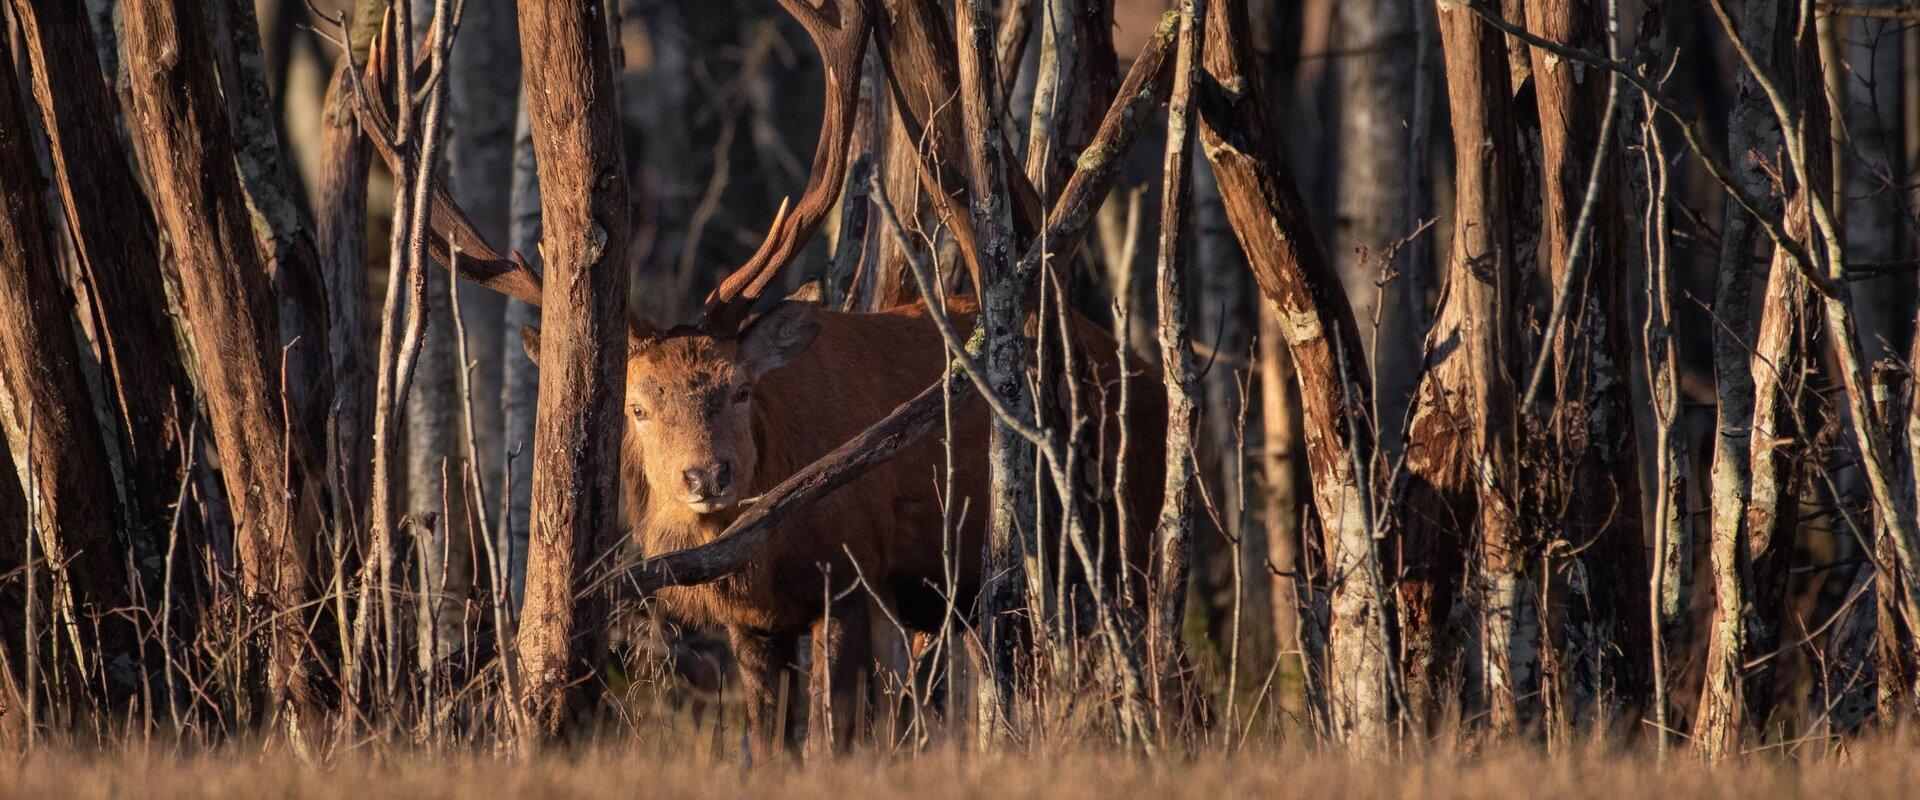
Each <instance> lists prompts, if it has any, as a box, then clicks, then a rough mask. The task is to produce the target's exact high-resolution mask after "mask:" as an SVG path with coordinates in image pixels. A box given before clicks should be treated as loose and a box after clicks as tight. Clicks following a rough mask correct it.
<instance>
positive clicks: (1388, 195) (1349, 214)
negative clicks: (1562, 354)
mask: <svg viewBox="0 0 1920 800" xmlns="http://www.w3.org/2000/svg"><path fill="white" fill-rule="evenodd" d="M1421 5H1422V4H1421V3H1419V2H1407V0H1347V2H1341V3H1338V4H1337V5H1336V7H1335V9H1334V10H1335V13H1336V14H1337V15H1338V19H1337V25H1338V26H1339V39H1338V43H1337V45H1335V46H1337V47H1338V48H1340V49H1342V50H1344V51H1349V52H1351V55H1350V56H1348V57H1345V58H1342V59H1340V60H1339V61H1338V62H1337V63H1338V65H1339V83H1340V103H1339V120H1338V131H1339V144H1338V145H1337V146H1336V150H1337V152H1338V156H1339V171H1340V176H1339V178H1338V180H1337V181H1335V184H1336V185H1335V186H1334V187H1333V189H1334V193H1335V194H1336V195H1337V196H1338V200H1337V202H1338V216H1337V217H1336V218H1335V219H1334V220H1330V221H1331V222H1332V223H1333V242H1332V244H1331V249H1332V252H1333V253H1334V254H1335V257H1336V258H1342V259H1352V260H1354V261H1356V262H1360V261H1361V257H1360V255H1359V254H1358V252H1357V251H1358V250H1360V249H1361V248H1365V249H1366V252H1367V253H1368V256H1369V257H1368V258H1367V259H1365V261H1364V262H1362V263H1361V264H1360V267H1361V268H1360V269H1357V270H1348V274H1349V276H1350V277H1351V278H1353V279H1354V280H1350V281H1349V282H1348V283H1347V294H1348V296H1349V297H1352V298H1356V303H1355V304H1356V305H1357V306H1359V307H1360V309H1361V310H1360V311H1359V312H1358V313H1359V314H1360V315H1361V316H1362V317H1369V316H1372V317H1376V318H1377V319H1378V320H1379V322H1380V331H1379V333H1378V334H1376V335H1377V336H1378V339H1377V341H1378V343H1379V344H1378V346H1379V348H1380V352H1375V353H1372V355H1373V364H1374V366H1375V367H1376V369H1375V373H1376V374H1377V375H1378V376H1379V385H1378V387H1377V388H1376V392H1377V394H1378V398H1377V399H1375V400H1374V402H1373V405H1374V408H1376V409H1379V413H1380V419H1379V420H1378V422H1379V427H1380V435H1381V437H1382V438H1383V439H1384V440H1389V441H1395V440H1398V438H1399V436H1400V426H1401V423H1402V418H1403V417H1404V416H1405V414H1404V411H1405V409H1406V404H1407V398H1408V397H1409V396H1411V395H1412V393H1413V388H1414V387H1413V382H1414V381H1415V380H1416V379H1417V376H1418V375H1419V372H1420V336H1421V334H1422V333H1423V332H1424V331H1423V330H1422V327H1421V326H1420V325H1418V324H1416V321H1417V320H1418V319H1421V318H1424V316H1425V313H1424V310H1423V309H1421V308H1409V305H1413V306H1421V307H1423V306H1424V304H1425V298H1423V297H1421V296H1420V295H1419V294H1418V293H1417V290H1418V289H1419V287H1421V286H1422V285H1424V281H1420V280H1416V279H1415V275H1414V273H1416V272H1418V271H1423V270H1426V269H1427V268H1428V265H1427V264H1426V263H1424V262H1423V261H1421V260H1419V257H1420V256H1423V255H1425V254H1426V252H1427V250H1426V248H1425V247H1411V246H1410V247H1407V248H1405V249H1404V250H1403V251H1402V252H1400V253H1397V254H1395V253H1393V251H1392V248H1393V247H1394V245H1395V244H1397V243H1399V242H1400V240H1401V239H1403V238H1405V237H1407V236H1410V235H1412V234H1413V232H1414V226H1415V225H1416V224H1417V220H1415V219H1414V216H1415V214H1417V213H1422V212H1415V214H1410V213H1408V212H1409V209H1416V208H1421V207H1424V205H1425V202H1424V200H1425V195H1426V194H1427V192H1426V187H1425V182H1424V181H1423V180H1409V177H1410V176H1412V177H1415V178H1425V172H1424V167H1421V166H1416V165H1412V164H1411V163H1410V162H1411V161H1412V158H1413V155H1414V154H1413V151H1412V148H1411V147H1410V146H1409V145H1410V144H1411V141H1412V139H1413V136H1414V135H1415V133H1416V131H1415V129H1414V126H1415V125H1416V124H1417V123H1418V120H1416V119H1415V114H1414V99H1415V98H1414V93H1415V91H1416V85H1417V77H1418V76H1417V70H1419V69H1420V65H1419V63H1418V60H1417V57H1418V54H1419V53H1420V42H1419V41H1418V40H1417V39H1416V38H1415V37H1416V36H1418V35H1419V34H1418V31H1417V28H1416V25H1415V22H1416V15H1417V14H1419V13H1422V10H1421V8H1420V6H1421ZM1428 30H1429V32H1430V31H1431V28H1429V29H1428ZM1429 35H1431V34H1430V33H1429ZM1419 133H1422V134H1424V133H1425V132H1424V131H1420V132H1419ZM1390 254H1392V255H1395V256H1396V257H1395V258H1394V259H1393V261H1392V263H1391V266H1392V268H1393V269H1394V270H1395V271H1396V272H1398V273H1399V274H1398V275H1397V276H1396V277H1394V278H1393V279H1392V280H1391V281H1389V282H1387V283H1386V284H1384V285H1376V282H1377V281H1379V280H1381V277H1382V276H1381V275H1380V271H1381V269H1380V267H1381V259H1385V258H1387V257H1388V256H1389V255H1390ZM1376 308H1377V310H1375V309H1376ZM1369 344H1371V343H1369Z"/></svg>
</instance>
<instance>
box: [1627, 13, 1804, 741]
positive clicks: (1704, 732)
mask: <svg viewBox="0 0 1920 800" xmlns="http://www.w3.org/2000/svg"><path fill="white" fill-rule="evenodd" d="M1785 5H1787V4H1784V3H1781V2H1778V0H1747V2H1746V3H1745V4H1744V5H1742V6H1741V9H1740V15H1741V16H1740V27H1739V30H1740V36H1741V38H1742V39H1743V40H1745V42H1746V43H1747V46H1748V47H1749V48H1751V49H1752V51H1753V54H1754V57H1755V58H1756V59H1758V60H1759V61H1760V62H1761V63H1764V64H1767V65H1769V66H1770V67H1773V68H1774V69H1775V70H1776V71H1778V69H1779V67H1780V63H1779V61H1780V56H1777V55H1776V54H1782V55H1785V56H1786V57H1787V60H1788V61H1791V55H1790V54H1791V52H1792V50H1791V48H1790V46H1787V45H1784V44H1783V42H1782V40H1781V37H1782V36H1786V35H1790V31H1789V28H1790V27H1791V26H1790V22H1791V19H1792V14H1791V12H1790V11H1787V10H1785V9H1783V6H1785ZM1738 83H1739V89H1738V93H1737V94H1736V95H1735V98H1734V101H1733V107H1732V109H1731V111H1730V112H1729V114H1728V124H1727V152H1728V153H1730V154H1732V156H1733V165H1734V171H1733V179H1734V181H1736V182H1737V183H1738V184H1739V185H1740V186H1741V187H1742V188H1743V189H1745V190H1746V191H1747V192H1748V193H1749V194H1751V195H1752V196H1755V197H1759V198H1761V199H1762V200H1763V202H1764V203H1765V205H1763V206H1762V208H1761V209H1760V211H1761V213H1763V214H1778V213H1779V212H1780V199H1779V197H1778V195H1777V194H1776V193H1774V192H1772V191H1769V190H1768V189H1769V183H1770V178H1769V176H1768V174H1767V171H1766V169H1767V165H1768V164H1769V163H1778V162H1779V160H1780V159H1781V158H1782V154H1781V152H1780V151H1781V145H1780V130H1779V125H1778V124H1777V123H1775V122H1774V119H1773V113H1772V111H1770V110H1769V109H1768V108H1767V101H1766V99H1765V98H1764V97H1762V96H1761V93H1760V86H1759V84H1758V83H1757V82H1756V81H1755V80H1754V78H1753V75H1752V73H1750V72H1747V71H1745V70H1741V71H1740V76H1739V79H1738ZM1803 221H1804V220H1803ZM1754 226H1755V220H1754V219H1753V217H1752V216H1750V215H1749V214H1747V213H1746V211H1744V210H1743V209H1741V208H1740V206H1739V204H1737V203H1731V202H1729V203H1727V204H1726V209H1725V222H1724V224H1723V226H1722V229H1721V234H1720V252H1719V260H1718V271H1717V274H1716V277H1715V280H1714V283H1715V287H1714V303H1713V312H1714V317H1715V320H1716V322H1717V324H1715V325H1714V326H1713V365H1714V389H1715V394H1716V396H1717V399H1718V402H1717V416H1718V422H1717V424H1716V426H1715V436H1714V454H1713V466H1712V472H1711V474H1710V478H1709V480H1710V485H1709V496H1708V499H1709V503H1710V505H1711V507H1712V516H1711V532H1710V539H1709V542H1710V544H1709V545H1708V554H1709V557H1710V558H1711V560H1712V564H1711V570H1712V574H1713V583H1714V585H1713V591H1714V613H1713V616H1712V617H1711V618H1710V622H1709V625H1710V626H1711V627H1710V629H1709V632H1708V634H1707V644H1708V647H1707V661H1706V683H1705V685H1704V687H1703V689H1702V693H1701V699H1700V704H1699V710H1698V711H1697V712H1696V714H1695V730H1694V737H1695V742H1696V743H1697V744H1698V746H1699V747H1700V749H1701V751H1702V752H1703V754H1705V755H1706V756H1708V757H1709V758H1717V757H1720V756H1723V755H1727V754H1730V753H1732V752H1735V751H1736V748H1737V747H1738V745H1739V742H1740V739H1741V737H1742V736H1743V735H1744V729H1745V728H1746V727H1747V725H1748V720H1747V718H1746V717H1747V714H1746V713H1745V704H1744V698H1745V697H1746V695H1747V693H1746V690H1745V685H1746V670H1745V669H1744V668H1743V667H1742V666H1741V665H1742V663H1743V662H1744V660H1745V659H1746V657H1747V656H1748V642H1749V640H1750V636H1749V632H1748V631H1747V625H1746V618H1745V615H1746V614H1747V613H1748V611H1747V609H1748V608H1749V607H1750V606H1751V603H1752V599H1753V592H1752V586H1751V583H1750V582H1751V577H1752V564H1751V561H1750V558H1749V553H1750V550H1749V547H1748V544H1747V543H1748V542H1749V541H1750V540H1751V539H1752V536H1751V534H1750V533H1749V530H1748V528H1747V520H1748V518H1749V513H1750V511H1751V509H1752V508H1753V507H1752V506H1750V504H1749V501H1750V499H1753V495H1752V491H1753V488H1754V486H1753V483H1752V478H1753V476H1752V471H1751V469H1752V464H1753V463H1754V462H1753V460H1752V459H1753V454H1752V453H1751V452H1750V448H1751V444H1750V443H1751V442H1752V441H1753V438H1752V432H1753V431H1754V430H1755V427H1754V426H1755V425H1756V423H1757V422H1760V421H1759V420H1756V419H1755V414H1754V400H1755V397H1756V383H1757V382H1764V383H1765V384H1767V385H1768V386H1771V387H1777V386H1778V385H1779V375H1778V373H1777V372H1776V371H1775V366H1774V365H1775V363H1776V362H1773V361H1771V360H1770V359H1772V358H1775V357H1778V356H1780V355H1782V354H1783V351H1782V349H1781V348H1782V347H1783V346H1785V344H1786V343H1787V341H1788V339H1789V337H1790V332H1791V330H1792V328H1793V326H1794V325H1795V324H1797V323H1796V322H1795V321H1794V318H1795V317H1797V316H1799V315H1804V314H1805V313H1806V309H1805V308H1804V307H1802V306H1803V305H1804V303H1805V296H1804V295H1805V288H1804V286H1801V287H1799V288H1798V289H1796V288H1795V287H1794V286H1793V285H1792V284H1793V282H1795V281H1797V280H1799V276H1797V275H1793V274H1786V273H1791V272H1792V271H1793V267H1792V264H1791V261H1790V260H1788V259H1787V257H1786V255H1785V254H1784V253H1780V254H1776V255H1775V257H1774V262H1775V267H1774V269H1773V271H1772V277H1771V278H1769V280H1768V285H1767V291H1766V300H1765V302H1764V304H1763V311H1762V323H1763V325H1762V330H1763V331H1766V333H1765V334H1763V336H1762V341H1763V342H1764V345H1763V346H1764V347H1765V348H1766V349H1765V351H1764V352H1763V351H1760V350H1754V349H1750V348H1752V347H1753V345H1752V344H1750V343H1749V341H1750V340H1751V339H1752V338H1753V323H1752V313H1751V310H1750V309H1749V307H1748V306H1749V305H1750V303H1749V300H1748V298H1749V296H1750V295H1751V293H1752V286H1753V278H1754V255H1755V254H1754V243H1755V233H1756V231H1755V228H1754ZM1796 291H1797V292H1798V293H1799V295H1800V297H1799V298H1798V299H1795V298H1793V297H1791V295H1793V294H1794V293H1795V292H1796ZM1795 303H1799V304H1801V305H1795ZM1756 365H1758V367H1759V369H1760V370H1761V371H1760V372H1759V373H1756V372H1755V371H1754V370H1755V366H1756ZM1783 366H1786V368H1788V369H1791V365H1783ZM1756 375H1757V376H1759V377H1760V378H1762V379H1763V380H1761V381H1756ZM1769 394H1771V391H1770V392H1769ZM1775 403H1776V401H1775V400H1774V399H1773V398H1772V397H1769V398H1768V405H1769V407H1773V406H1775ZM1768 416H1769V418H1770V419H1769V421H1767V422H1766V427H1767V430H1768V434H1767V435H1771V433H1772V431H1773V428H1774V424H1773V422H1772V421H1771V418H1772V417H1773V416H1774V415H1773V414H1771V413H1770V414H1769V415H1768ZM1761 447H1762V451H1761V452H1763V453H1771V452H1772V450H1773V446H1772V445H1771V443H1769V442H1764V441H1763V442H1762V444H1761ZM1768 483H1769V484H1770V485H1769V486H1768V487H1766V492H1765V494H1766V496H1765V497H1762V498H1758V500H1759V505H1760V506H1761V507H1762V508H1763V510H1762V512H1761V515H1762V518H1772V517H1773V516H1774V514H1773V512H1772V511H1771V510H1767V509H1771V508H1773V507H1775V506H1777V504H1778V503H1779V502H1780V496H1779V487H1778V486H1777V485H1772V484H1773V482H1772V481H1768ZM1769 535H1771V534H1770V533H1769ZM1677 601H1678V598H1675V599H1674V600H1673V601H1663V602H1662V604H1661V605H1662V608H1661V615H1662V617H1663V618H1665V617H1673V616H1676V615H1677V614H1678V613H1679V610H1680V608H1683V607H1684V606H1683V605H1677Z"/></svg>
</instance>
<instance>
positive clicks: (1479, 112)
mask: <svg viewBox="0 0 1920 800" xmlns="http://www.w3.org/2000/svg"><path fill="white" fill-rule="evenodd" d="M1438 9H1439V16H1438V19H1439V23H1440V41H1441V49H1442V51H1443V54H1444V58H1445V63H1446V79H1447V96H1448V100H1449V106H1450V108H1451V110H1452V114H1451V117H1452V121H1453V143H1454V159H1455V165H1454V212H1453V213H1454V222H1453V249H1452V252H1451V253H1450V254H1449V256H1448V258H1447V270H1446V288H1445V300H1444V301H1443V302H1442V303H1441V306H1440V310H1439V313H1438V317H1437V318H1436V320H1435V322H1434V329H1433V331H1432V332H1431V333H1430V334H1429V335H1428V341H1429V342H1430V343H1432V344H1431V349H1432V355H1431V359H1432V362H1431V363H1430V364H1429V365H1428V371H1427V373H1426V377H1425V378H1424V379H1423V380H1422V382H1421V384H1420V387H1419V390H1418V392H1417V394H1416V402H1417V405H1416V406H1415V408H1414V411H1413V420H1412V422H1411V428H1410V432H1409V434H1408V438H1407V456H1406V463H1407V474H1408V476H1409V478H1410V480H1411V485H1410V486H1409V487H1408V489H1407V494H1406V500H1405V502H1406V504H1407V505H1406V508H1405V509H1404V510H1403V512H1402V513H1403V523H1404V525H1405V533H1404V539H1403V542H1402V552H1403V553H1404V555H1403V558H1404V559H1405V561H1404V562H1403V563H1404V565H1405V567H1404V568H1403V570H1402V573H1401V574H1402V581H1403V583H1402V587H1403V588H1402V595H1403V597H1405V598H1406V604H1407V606H1408V615H1409V616H1408V618H1407V619H1404V620H1402V624H1403V628H1402V630H1403V633H1404V635H1405V636H1406V648H1407V652H1408V654H1409V658H1410V660H1411V663H1409V664H1408V670H1409V672H1410V673H1418V674H1421V675H1423V676H1424V677H1425V680H1426V681H1428V682H1429V684H1428V686H1427V687H1426V689H1425V690H1424V691H1410V694H1412V695H1413V697H1412V698H1411V701H1412V702H1413V703H1415V704H1426V703H1432V702H1435V700H1436V699H1437V698H1436V696H1435V694H1434V693H1435V692H1437V690H1438V688H1439V687H1437V686H1433V685H1432V684H1431V682H1432V681H1435V680H1439V678H1438V675H1439V674H1440V670H1439V669H1438V667H1439V663H1440V661H1441V660H1442V659H1443V658H1444V657H1440V656H1437V653H1438V652H1439V651H1440V649H1441V645H1440V644H1438V643H1437V641H1436V640H1437V639H1438V638H1439V637H1440V636H1442V635H1443V634H1442V633H1441V632H1440V631H1439V626H1440V625H1442V624H1444V622H1445V620H1446V618H1447V616H1448V605H1447V604H1448V602H1449V600H1450V597H1451V595H1452V594H1453V592H1454V591H1455V587H1456V586H1458V585H1459V584H1458V581H1459V580H1460V579H1461V577H1462V576H1463V575H1464V574H1466V570H1464V569H1463V567H1464V565H1463V564H1461V563H1460V555H1461V554H1464V553H1467V552H1472V553H1473V554H1474V560H1475V561H1477V562H1478V568H1477V570H1476V571H1475V572H1474V577H1473V578H1472V581H1473V583H1474V584H1475V585H1474V586H1473V587H1472V594H1474V595H1476V596H1477V597H1478V598H1479V602H1480V606H1479V609H1480V615H1481V620H1480V628H1481V629H1480V633H1479V636H1480V639H1481V642H1482V646H1483V654H1484V658H1485V661H1486V663H1485V664H1484V665H1483V667H1482V669H1484V671H1485V678H1484V680H1485V683H1486V686H1485V691H1486V693H1487V702H1488V704H1489V706H1490V707H1491V711H1492V720H1493V724H1494V725H1495V726H1496V727H1498V728H1502V729H1505V728H1510V727H1512V726H1514V725H1516V724H1518V722H1519V719H1518V715H1519V708H1518V704H1519V697H1520V695H1521V694H1523V693H1524V688H1523V687H1525V686H1526V685H1527V684H1528V683H1529V682H1530V681H1531V680H1532V677H1533V676H1532V671H1533V666H1534V660H1533V657H1532V655H1531V654H1530V652H1529V650H1528V643H1526V642H1524V641H1523V639H1522V637H1521V636H1519V635H1518V633H1519V629H1520V626H1522V625H1523V624H1524V623H1525V619H1523V618H1522V616H1521V615H1523V614H1524V613H1525V609H1526V608H1527V607H1528V606H1527V602H1526V598H1525V593H1526V592H1527V588H1528V582H1527V581H1526V580H1525V579H1524V577H1525V574H1526V567H1527V564H1528V560H1529V556H1530V553H1529V552H1528V551H1527V549H1526V548H1525V545H1524V542H1523V537H1522V535H1521V524H1520V523H1521V520H1520V519H1519V518H1518V515H1517V511H1518V504H1517V497H1516V496H1515V495H1514V494H1513V493H1516V492H1518V491H1519V490H1520V487H1521V483H1520V481H1519V475H1518V472H1517V468H1518V464H1517V462H1516V460H1515V447H1516V441H1515V435H1516V420H1515V419H1514V413H1515V411H1516V410H1517V409H1516V408H1515V407H1514V405H1515V404H1514V395H1515V392H1514V387H1513V385H1512V378H1511V375H1512V373H1513V370H1514V367H1513V363H1514V362H1513V355H1514V353H1515V342H1514V337H1515V335H1516V332H1517V331H1516V328H1515V326H1514V322H1513V320H1514V315H1515V301H1516V296H1515V294H1514V286H1515V281H1516V279H1517V277H1518V276H1517V275H1515V271H1516V268H1515V266H1514V262H1513V258H1514V250H1513V244H1512V241H1511V238H1510V235H1511V231H1510V227H1509V222H1510V220H1511V211H1512V208H1511V202H1512V198H1511V196H1510V194H1509V193H1510V192H1511V190H1512V186H1513V184H1512V183H1511V181H1512V179H1513V175H1514V173H1513V170H1515V169H1517V165H1516V164H1515V162H1514V155H1513V154H1514V149H1513V123H1512V118H1511V114H1512V112H1511V108H1510V97H1511V94H1512V92H1511V89H1510V84H1509V77H1508V76H1509V71H1508V64H1507V46H1506V41H1505V39H1504V37H1502V36H1501V34H1500V32H1499V31H1496V30H1493V29H1491V28H1490V27H1488V26H1486V25H1484V24H1482V23H1481V22H1480V20H1479V19H1478V18H1477V17H1475V16H1474V15H1473V13H1472V12H1471V11H1469V10H1467V9H1466V8H1463V7H1461V4H1459V3H1455V2H1452V0H1440V2H1439V3H1438Z"/></svg>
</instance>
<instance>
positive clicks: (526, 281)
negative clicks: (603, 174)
mask: <svg viewBox="0 0 1920 800" xmlns="http://www.w3.org/2000/svg"><path fill="white" fill-rule="evenodd" d="M388 33H389V32H388V31H382V33H381V35H380V37H378V39H376V45H375V48H376V49H375V52H374V55H372V56H371V57H369V58H368V59H367V65H366V71H365V75H364V77H360V76H359V73H357V72H356V71H355V70H354V69H352V68H351V67H352V66H353V65H352V64H349V65H348V66H349V69H348V70H347V73H348V74H349V75H353V76H356V83H357V84H358V85H357V86H356V87H355V88H356V90H355V91H353V92H351V93H350V94H351V95H352V97H353V110H354V116H355V117H356V118H358V119H359V121H360V128H361V130H362V131H364V132H365V133H366V134H367V140H368V141H370V142H372V143H373V147H374V149H375V150H378V151H380V157H381V158H384V159H386V162H387V166H388V167H389V168H390V169H392V170H394V171H395V173H396V174H397V173H398V172H399V170H400V167H401V164H400V152H399V150H398V148H396V147H395V146H394V142H393V139H394V133H393V120H392V119H390V118H389V117H388V116H387V101H386V97H385V95H384V94H383V90H384V83H383V81H382V77H383V75H382V73H381V70H380V65H382V64H385V63H386V58H385V57H384V56H383V54H382V53H381V51H383V50H385V49H386V48H387V47H388V46H390V44H391V39H390V36H389V35H388ZM421 46H422V47H423V48H431V47H432V46H433V42H432V41H431V37H430V36H429V37H428V41H425V42H422V43H421ZM352 57H353V53H352V52H351V51H349V52H348V53H347V54H346V58H349V59H350V58H352ZM430 189H431V192H432V197H433V199H432V200H431V201H430V202H429V203H428V204H427V205H428V207H429V208H430V209H432V211H431V214H430V216H429V218H428V233H427V252H428V254H429V255H431V256H432V257H433V260H435V261H438V262H440V264H441V266H444V267H446V268H447V269H449V270H451V271H453V272H454V273H455V274H457V275H458V276H459V277H460V278H462V279H465V280H466V281H468V282H469V283H475V284H479V285H480V286H482V287H484V288H486V289H491V290H493V291H495V292H499V293H500V294H504V295H506V296H508V297H511V298H513V299H515V300H519V301H521V302H524V303H526V304H528V305H531V306H535V307H538V306H539V305H540V304H541V299H542V298H541V280H540V273H539V272H538V271H536V270H534V268H533V267H532V266H531V265H529V264H528V263H527V260H526V259H525V258H524V257H522V256H521V255H520V253H519V252H518V251H515V252H513V253H511V254H509V255H505V256H503V255H501V254H500V251H499V250H498V249H497V248H495V247H494V246H493V245H492V244H491V243H489V242H488V241H487V239H486V237H485V236H482V235H481V234H480V231H479V229H478V228H476V227H475V226H474V224H473V220H472V219H470V218H468V217H467V212H466V211H465V210H463V209H461V208H460V204H459V203H457V202H455V201H454V199H453V194H452V193H450V192H448V191H447V186H446V182H445V181H443V180H442V179H440V178H439V177H438V176H436V177H434V178H433V185H432V186H431V187H430ZM455 251H458V252H459V254H460V257H459V258H458V259H455V258H454V257H453V254H454V252H455ZM627 331H628V333H629V334H630V335H632V336H633V338H634V339H636V340H640V341H648V340H652V339H656V338H658V337H659V331H658V329H656V328H655V327H654V326H653V325H652V323H649V322H648V321H647V320H646V318H645V317H642V316H640V315H639V314H638V313H636V312H633V311H628V313H627Z"/></svg>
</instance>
